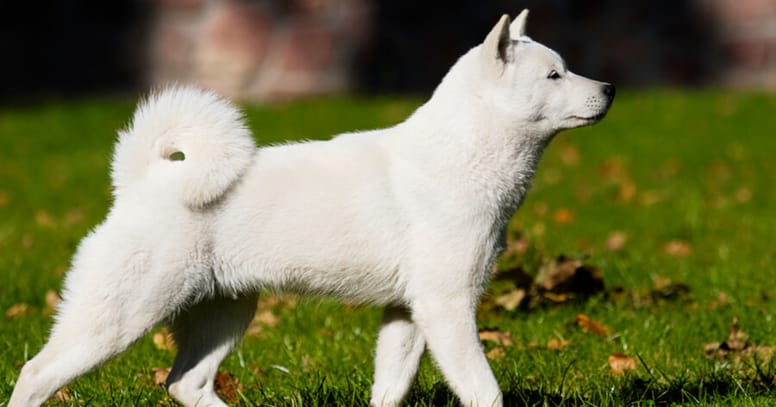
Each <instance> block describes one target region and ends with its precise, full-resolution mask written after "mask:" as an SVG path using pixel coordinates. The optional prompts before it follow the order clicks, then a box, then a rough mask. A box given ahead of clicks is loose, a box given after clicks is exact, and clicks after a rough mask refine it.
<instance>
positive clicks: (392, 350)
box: [370, 306, 426, 407]
mask: <svg viewBox="0 0 776 407" xmlns="http://www.w3.org/2000/svg"><path fill="white" fill-rule="evenodd" d="M425 345H426V342H425V340H424V339H423V336H422V335H421V334H420V331H419V330H418V327H417V325H415V323H414V322H412V319H411V316H410V312H409V310H407V309H406V308H404V307H393V306H388V307H386V308H385V312H384V314H383V323H382V326H381V327H380V336H379V338H378V339H377V351H376V352H375V383H374V385H373V386H372V398H371V401H370V404H371V405H372V406H373V407H381V406H382V407H389V406H391V407H393V406H398V405H399V403H401V401H402V400H403V399H404V396H405V395H406V394H407V391H408V390H409V388H410V386H411V385H412V382H413V380H414V379H415V374H416V373H417V371H418V364H419V363H420V356H421V355H422V354H423V350H424V349H425Z"/></svg>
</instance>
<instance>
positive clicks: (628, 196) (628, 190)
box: [617, 178, 636, 203]
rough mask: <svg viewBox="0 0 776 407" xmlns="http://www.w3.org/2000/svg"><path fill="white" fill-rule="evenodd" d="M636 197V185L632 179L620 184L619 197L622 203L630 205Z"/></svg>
mask: <svg viewBox="0 0 776 407" xmlns="http://www.w3.org/2000/svg"><path fill="white" fill-rule="evenodd" d="M635 195H636V183H635V182H633V180H632V179H630V178H626V179H624V180H623V181H622V182H621V183H620V190H619V191H618V193H617V197H618V198H619V200H620V201H622V202H625V203H628V202H630V201H631V200H632V199H633V197H634V196H635Z"/></svg>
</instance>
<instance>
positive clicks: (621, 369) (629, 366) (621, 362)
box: [609, 352, 636, 376]
mask: <svg viewBox="0 0 776 407" xmlns="http://www.w3.org/2000/svg"><path fill="white" fill-rule="evenodd" d="M609 367H610V368H611V373H612V375H614V376H625V373H627V372H629V371H631V370H635V369H636V359H633V358H632V357H630V356H627V355H624V354H622V353H619V352H616V353H614V354H613V355H611V356H609Z"/></svg>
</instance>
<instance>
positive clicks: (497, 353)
mask: <svg viewBox="0 0 776 407" xmlns="http://www.w3.org/2000/svg"><path fill="white" fill-rule="evenodd" d="M506 355H507V353H506V352H504V348H493V349H491V350H490V351H489V352H488V353H486V354H485V356H486V357H487V358H488V359H490V360H494V359H501V358H503V357H504V356H506Z"/></svg>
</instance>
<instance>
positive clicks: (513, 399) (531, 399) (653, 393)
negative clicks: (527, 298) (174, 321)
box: [292, 375, 774, 407]
mask: <svg viewBox="0 0 776 407" xmlns="http://www.w3.org/2000/svg"><path fill="white" fill-rule="evenodd" d="M773 394H774V387H773V385H772V384H768V383H763V382H754V381H753V382H747V383H742V382H740V381H736V379H734V378H733V377H732V376H729V375H718V376H717V377H708V378H706V379H705V380H701V381H698V380H697V379H696V380H694V381H693V382H689V381H683V380H681V379H675V380H673V382H671V383H658V382H656V381H655V380H653V379H644V378H639V377H632V378H625V379H622V380H619V381H618V383H616V384H615V385H614V386H613V387H610V388H609V389H608V391H607V390H604V386H595V389H594V390H591V391H589V392H580V393H575V394H560V393H559V392H557V391H552V390H549V389H542V388H538V389H536V388H529V387H523V386H521V385H520V384H516V385H515V386H513V387H511V388H509V389H505V390H504V406H591V405H595V406H621V405H637V404H641V403H644V402H647V403H648V404H649V405H654V406H669V405H676V404H685V403H690V404H705V403H707V402H720V401H724V400H730V399H732V398H736V399H750V398H752V397H758V396H766V395H767V396H773ZM298 402H301V403H302V404H300V405H305V406H326V405H349V406H368V398H367V396H366V395H364V394H363V393H360V392H358V391H355V392H354V389H352V388H347V389H336V388H332V387H321V386H316V387H310V388H304V389H300V393H298V398H297V403H298ZM292 404H296V403H292ZM403 405H404V406H417V407H432V406H433V407H440V406H443V407H457V406H459V404H458V399H457V398H456V397H455V395H454V394H453V393H452V392H451V391H450V390H449V389H448V387H447V386H446V385H445V384H444V383H441V382H438V383H435V384H434V385H433V386H432V387H431V388H426V389H413V390H411V392H410V394H409V396H408V397H407V399H406V400H405V403H404V404H403Z"/></svg>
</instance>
